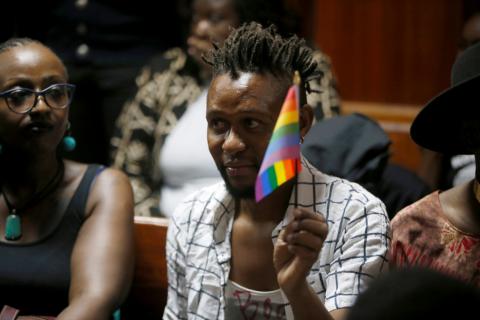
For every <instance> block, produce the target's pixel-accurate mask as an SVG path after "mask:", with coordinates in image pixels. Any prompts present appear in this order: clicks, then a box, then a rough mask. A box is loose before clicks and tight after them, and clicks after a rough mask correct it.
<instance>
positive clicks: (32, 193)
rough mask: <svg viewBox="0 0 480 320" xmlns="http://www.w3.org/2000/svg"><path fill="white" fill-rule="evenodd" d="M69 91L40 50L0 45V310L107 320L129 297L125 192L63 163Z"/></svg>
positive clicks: (118, 181)
mask: <svg viewBox="0 0 480 320" xmlns="http://www.w3.org/2000/svg"><path fill="white" fill-rule="evenodd" d="M74 88H75V87H74V85H71V84H68V76H67V71H66V69H65V66H64V64H63V63H62V61H60V59H59V58H58V56H57V55H55V54H54V53H53V52H52V51H51V50H50V49H49V48H47V47H45V46H44V45H43V44H41V43H39V42H37V41H35V40H31V39H11V40H9V41H7V42H4V43H3V44H0V191H1V193H0V310H1V308H2V306H3V304H6V305H9V306H12V307H14V308H17V309H20V311H21V314H41V315H50V316H58V318H57V319H69V320H70V319H75V320H79V319H88V320H92V319H108V318H109V317H110V316H111V315H112V313H113V312H114V310H115V309H116V308H118V306H119V304H120V303H121V302H122V300H123V299H124V297H125V296H126V294H127V291H128V288H129V285H130V282H131V278H132V271H133V259H132V256H133V200H132V191H131V187H130V184H129V181H128V178H127V177H126V176H125V175H124V174H123V173H121V172H119V171H117V170H113V169H108V168H104V167H101V166H98V165H86V164H81V163H76V162H71V161H66V160H63V159H62V158H61V156H60V153H61V149H63V148H65V147H66V149H71V148H72V147H74V143H73V142H74V141H73V140H72V139H71V138H70V137H65V135H66V131H67V126H68V111H69V110H68V106H69V104H70V102H71V99H72V96H73V92H74ZM94 116H95V115H94V114H92V117H94ZM65 138H66V139H65ZM19 319H21V317H20V318H19Z"/></svg>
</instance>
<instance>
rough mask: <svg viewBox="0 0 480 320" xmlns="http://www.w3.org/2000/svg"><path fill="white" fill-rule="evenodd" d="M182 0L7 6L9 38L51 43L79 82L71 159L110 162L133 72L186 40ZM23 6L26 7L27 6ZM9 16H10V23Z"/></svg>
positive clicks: (60, 0) (57, 0) (70, 0)
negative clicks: (110, 154) (74, 142)
mask: <svg viewBox="0 0 480 320" xmlns="http://www.w3.org/2000/svg"><path fill="white" fill-rule="evenodd" d="M186 5H187V0H177V1H167V2H164V3H161V10H158V6H157V3H155V2H153V1H149V0H138V1H129V0H46V1H21V0H20V1H15V2H12V3H8V4H6V6H7V8H10V9H8V10H6V12H7V11H8V12H9V14H11V15H12V17H11V18H8V19H9V20H10V19H11V20H13V21H11V22H9V23H6V26H7V30H11V34H9V35H8V37H11V36H28V37H32V38H35V39H40V40H42V41H43V42H44V43H46V44H47V45H49V46H50V47H51V48H52V49H53V50H55V52H57V53H58V55H59V56H60V57H61V58H62V60H63V61H64V63H65V64H66V66H67V68H68V70H69V73H70V79H71V81H72V83H75V84H76V85H77V91H76V93H75V94H76V99H75V101H74V102H73V103H72V107H71V113H70V119H71V131H72V134H73V135H74V136H75V139H76V140H77V147H76V149H75V150H73V151H72V152H71V153H70V154H68V157H69V158H71V159H74V160H77V161H82V162H95V163H102V164H108V162H109V157H108V150H109V143H110V138H111V136H112V134H113V131H114V124H115V120H116V119H117V117H118V115H119V113H120V111H121V109H122V106H123V104H124V103H125V101H126V99H127V98H128V97H130V96H131V95H132V94H133V93H134V92H135V77H136V76H137V75H138V73H139V71H140V69H141V67H142V66H143V65H145V63H146V62H147V61H148V60H149V59H150V58H151V57H152V56H153V55H154V54H157V53H158V52H162V51H164V50H166V49H167V48H171V47H172V46H177V45H180V44H181V43H183V40H182V39H183V38H184V37H185V33H184V32H185V25H186V23H187V22H186V21H184V20H183V18H182V17H183V16H182V13H183V11H184V10H185V6H186ZM26 8H28V10H26ZM7 21H8V20H7Z"/></svg>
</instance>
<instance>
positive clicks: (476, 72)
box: [390, 44, 480, 286]
mask: <svg viewBox="0 0 480 320" xmlns="http://www.w3.org/2000/svg"><path fill="white" fill-rule="evenodd" d="M479 89H480V44H476V45H474V46H472V47H470V48H468V49H467V50H465V51H464V52H463V53H462V54H461V55H460V56H459V57H458V58H457V61H456V62H455V64H454V65H453V68H452V85H451V87H450V88H449V89H447V90H445V91H444V92H442V93H441V94H439V95H438V96H436V97H435V98H433V99H432V100H431V101H430V102H429V103H427V105H426V106H425V107H424V108H423V109H422V110H421V111H420V113H419V114H418V115H417V117H416V118H415V120H414V122H413V124H412V127H411V131H410V134H411V136H412V139H413V140H414V141H415V142H416V143H417V144H419V145H420V146H422V147H424V148H427V149H430V150H433V151H436V152H440V153H443V154H473V155H474V156H475V162H476V174H475V178H474V179H473V180H471V181H468V182H467V183H464V184H462V185H459V186H455V187H453V188H451V189H448V190H446V191H443V192H440V191H435V192H433V193H431V194H429V195H428V196H426V197H424V198H422V199H421V200H419V201H417V202H415V203H413V204H412V205H410V206H408V207H406V208H404V209H403V210H401V211H400V212H399V213H398V214H397V215H396V216H395V218H394V219H393V220H392V222H391V228H392V242H391V247H390V263H391V264H392V265H393V266H396V267H404V266H413V265H417V266H418V265H420V266H422V267H429V268H433V269H437V270H439V271H442V272H445V273H448V274H450V275H451V276H454V277H457V278H460V279H462V280H464V281H466V282H469V283H472V284H473V285H476V286H480V272H479V271H480V172H479V170H478V168H479V163H480V162H479V161H480V108H479V107H478V104H479V101H478V100H480V91H479Z"/></svg>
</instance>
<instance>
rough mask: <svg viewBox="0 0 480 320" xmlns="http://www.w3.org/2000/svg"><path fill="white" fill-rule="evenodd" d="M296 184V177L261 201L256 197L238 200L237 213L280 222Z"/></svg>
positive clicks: (257, 219)
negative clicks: (257, 200)
mask: <svg viewBox="0 0 480 320" xmlns="http://www.w3.org/2000/svg"><path fill="white" fill-rule="evenodd" d="M294 184H295V179H292V180H291V181H288V182H286V183H285V184H283V185H282V186H280V187H279V188H278V189H277V190H275V191H274V192H272V193H271V194H270V195H268V196H267V197H266V198H264V199H262V200H261V201H260V202H259V203H257V202H256V201H255V199H252V198H249V199H238V200H236V209H235V215H236V216H237V217H239V216H242V217H244V218H247V219H250V220H253V221H256V222H264V223H268V222H275V223H279V222H280V221H281V220H282V219H283V218H284V217H285V212H286V210H287V207H288V202H289V200H290V195H291V193H292V190H293V187H294Z"/></svg>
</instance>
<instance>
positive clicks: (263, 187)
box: [255, 85, 302, 202]
mask: <svg viewBox="0 0 480 320" xmlns="http://www.w3.org/2000/svg"><path fill="white" fill-rule="evenodd" d="M299 98H300V96H299V86H298V85H293V86H291V87H290V88H289V89H288V93H287V97H286V98H285V101H284V102H283V106H282V110H280V114H279V116H278V119H277V123H276V124H275V128H274V129H273V133H272V137H271V138H270V142H269V144H268V147H267V151H266V152H265V156H264V158H263V162H262V165H261V167H260V171H259V172H258V176H257V181H256V183H255V199H256V201H257V202H259V201H260V200H262V199H263V198H265V197H266V196H267V195H269V194H270V193H272V192H273V191H274V190H275V189H276V188H278V187H279V186H281V185H282V184H283V183H285V182H286V181H288V180H290V179H291V178H293V177H295V175H296V174H297V173H298V172H300V170H301V169H302V166H301V164H300V124H299V108H300V102H299Z"/></svg>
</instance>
